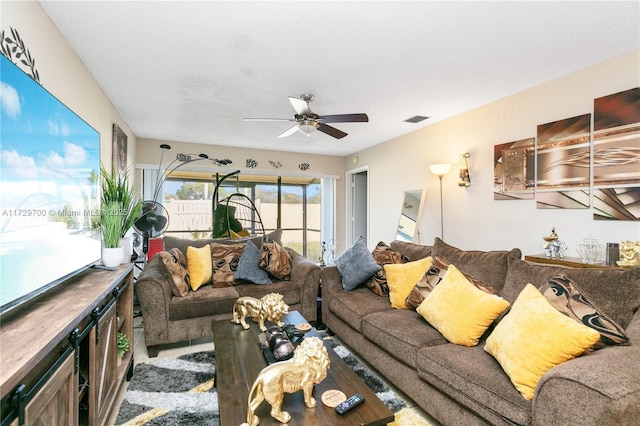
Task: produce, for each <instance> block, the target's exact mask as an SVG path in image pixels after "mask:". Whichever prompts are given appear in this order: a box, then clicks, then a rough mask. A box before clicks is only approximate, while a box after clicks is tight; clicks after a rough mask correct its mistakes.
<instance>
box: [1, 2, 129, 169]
mask: <svg viewBox="0 0 640 426" xmlns="http://www.w3.org/2000/svg"><path fill="white" fill-rule="evenodd" d="M0 28H2V30H4V31H5V33H6V34H10V28H14V29H16V30H17V31H18V33H19V34H20V37H21V38H22V40H23V41H24V43H25V45H26V47H27V49H29V51H30V52H31V56H32V57H33V58H34V60H35V64H36V69H37V70H38V73H39V74H40V83H41V84H42V86H43V87H44V88H45V89H47V90H48V91H49V92H50V93H52V94H53V95H54V96H55V97H57V98H58V99H59V100H60V101H61V102H63V103H64V104H65V105H66V106H67V107H69V108H70V109H71V110H72V111H73V112H75V113H76V114H77V115H78V116H80V117H81V118H82V119H83V120H85V121H86V122H87V123H89V125H91V126H92V127H93V128H94V129H96V130H97V131H98V132H99V133H100V158H101V160H102V163H103V164H105V166H107V167H110V165H111V134H112V130H111V129H112V125H113V123H117V124H118V125H119V126H120V128H122V130H123V131H124V132H125V133H126V134H127V137H128V150H127V160H128V161H127V162H128V164H134V163H135V146H136V138H135V136H134V135H133V133H132V132H131V130H130V129H129V127H128V126H127V124H126V123H125V122H124V121H123V120H122V117H120V114H118V112H117V110H116V109H115V107H114V106H113V104H112V103H111V101H110V100H109V99H108V98H107V97H106V96H105V94H104V92H103V91H102V89H101V88H100V86H98V84H97V83H96V81H95V80H94V79H93V77H92V76H91V74H90V73H89V71H88V70H87V69H86V68H85V66H84V64H83V63H82V61H81V60H80V59H79V58H78V57H77V56H76V54H75V53H74V52H73V50H72V49H71V48H70V47H69V45H68V44H67V42H66V41H65V40H64V38H62V36H61V35H60V33H59V32H58V29H57V28H56V27H55V26H54V25H53V23H52V22H51V20H50V19H49V17H48V16H47V14H46V13H45V12H44V10H43V9H42V7H41V6H40V3H38V2H36V1H4V0H2V2H0Z"/></svg>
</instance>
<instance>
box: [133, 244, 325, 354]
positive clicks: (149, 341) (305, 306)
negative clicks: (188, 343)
mask: <svg viewBox="0 0 640 426" xmlns="http://www.w3.org/2000/svg"><path fill="white" fill-rule="evenodd" d="M270 235H271V237H273V236H274V235H275V236H276V237H277V239H278V240H279V235H280V234H279V233H278V231H276V233H272V234H270ZM252 240H253V242H254V243H255V244H256V245H257V246H258V247H259V246H260V241H261V239H260V238H257V239H255V238H254V239H252ZM212 242H214V240H210V239H205V240H187V239H180V238H174V237H169V236H165V238H164V244H165V247H164V248H165V250H166V251H169V250H171V249H173V248H178V249H180V251H182V252H183V253H184V254H185V255H186V252H187V246H193V247H202V246H204V245H205V244H210V243H212ZM215 242H221V241H220V240H215ZM232 242H234V243H237V242H238V241H232ZM285 249H286V250H287V251H288V252H289V254H290V255H291V280H289V281H277V280H274V281H273V283H271V284H245V283H242V284H236V285H234V286H232V287H223V288H213V286H212V285H210V284H209V285H203V286H202V287H200V288H199V289H198V290H197V291H189V293H188V294H187V295H186V296H184V297H177V296H174V295H173V294H172V291H171V281H170V280H171V279H172V278H171V274H170V272H169V271H168V270H167V269H166V267H165V266H164V264H163V263H162V262H161V261H160V257H159V256H154V257H153V259H151V260H150V261H149V263H148V264H147V265H146V266H145V268H144V269H143V271H142V272H141V273H140V276H139V277H138V280H137V281H136V284H135V289H136V294H137V296H138V300H139V301H140V307H141V308H142V321H143V327H144V338H145V344H146V346H147V351H148V353H149V356H150V357H155V356H157V354H158V349H159V345H164V344H168V343H174V342H181V341H185V340H193V339H198V338H201V337H207V336H212V335H213V330H212V322H213V321H218V320H227V319H228V320H230V319H231V316H232V310H233V305H234V303H235V301H236V300H237V299H238V298H239V297H242V296H250V297H255V298H258V299H259V298H261V297H262V296H264V295H266V294H268V293H280V294H282V295H283V298H284V301H285V303H287V305H289V309H290V310H292V311H293V310H297V311H299V312H300V313H301V314H302V316H304V317H305V319H306V320H307V321H310V322H311V321H315V320H316V317H317V297H318V291H319V287H320V267H319V266H318V265H317V264H315V263H313V262H311V261H309V260H307V259H305V258H304V257H302V256H301V255H300V254H298V253H297V252H296V251H295V250H293V249H291V248H288V247H285Z"/></svg>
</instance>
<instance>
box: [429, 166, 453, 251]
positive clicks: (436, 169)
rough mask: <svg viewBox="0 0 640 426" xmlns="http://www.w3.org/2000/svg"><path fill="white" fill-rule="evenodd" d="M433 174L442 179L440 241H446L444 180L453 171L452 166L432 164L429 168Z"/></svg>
mask: <svg viewBox="0 0 640 426" xmlns="http://www.w3.org/2000/svg"><path fill="white" fill-rule="evenodd" d="M429 169H430V170H431V173H433V174H434V175H436V176H438V179H440V239H442V240H444V214H443V208H442V178H443V177H444V175H446V174H447V173H449V170H451V164H449V163H441V164H432V165H430V166H429Z"/></svg>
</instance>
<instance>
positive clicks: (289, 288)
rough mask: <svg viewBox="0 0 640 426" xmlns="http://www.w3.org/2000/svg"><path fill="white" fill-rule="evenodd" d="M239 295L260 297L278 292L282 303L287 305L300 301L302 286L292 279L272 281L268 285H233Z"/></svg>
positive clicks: (296, 303)
mask: <svg viewBox="0 0 640 426" xmlns="http://www.w3.org/2000/svg"><path fill="white" fill-rule="evenodd" d="M235 288H236V289H237V290H238V293H240V296H249V297H255V298H256V299H260V298H261V297H262V296H264V295H266V294H269V293H280V294H281V295H282V297H283V299H284V303H286V304H287V305H289V306H292V305H298V304H300V303H302V286H301V285H300V284H299V283H296V282H294V281H273V283H271V284H269V285H261V284H243V285H238V286H236V287H235Z"/></svg>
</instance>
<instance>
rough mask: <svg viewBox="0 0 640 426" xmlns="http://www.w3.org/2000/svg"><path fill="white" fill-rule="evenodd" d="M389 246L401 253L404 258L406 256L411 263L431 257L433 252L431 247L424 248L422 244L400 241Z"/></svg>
mask: <svg viewBox="0 0 640 426" xmlns="http://www.w3.org/2000/svg"><path fill="white" fill-rule="evenodd" d="M389 246H390V247H391V248H392V249H393V250H396V251H398V252H400V253H401V254H402V255H403V256H406V257H407V258H408V259H409V260H410V261H411V260H418V259H424V258H425V257H428V256H431V251H432V247H431V246H423V245H421V244H416V243H408V242H406V241H400V240H395V241H392V242H391V244H389Z"/></svg>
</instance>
